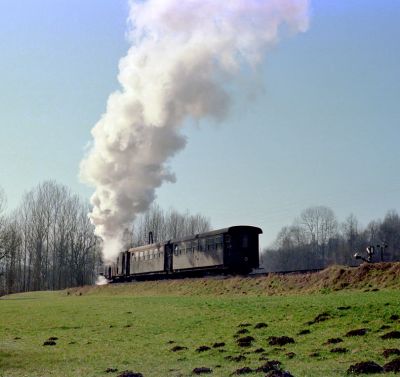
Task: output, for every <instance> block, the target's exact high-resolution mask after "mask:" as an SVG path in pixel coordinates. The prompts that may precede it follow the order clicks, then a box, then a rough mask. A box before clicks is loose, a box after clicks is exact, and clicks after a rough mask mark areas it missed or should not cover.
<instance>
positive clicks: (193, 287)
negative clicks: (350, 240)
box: [65, 262, 400, 296]
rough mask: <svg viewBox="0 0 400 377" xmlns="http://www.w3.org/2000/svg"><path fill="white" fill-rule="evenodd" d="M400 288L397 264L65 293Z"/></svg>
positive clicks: (246, 292)
mask: <svg viewBox="0 0 400 377" xmlns="http://www.w3.org/2000/svg"><path fill="white" fill-rule="evenodd" d="M383 288H392V289H394V288H400V263H399V262H397V263H375V264H366V263H364V264H362V265H360V266H358V267H346V266H338V265H333V266H330V267H328V268H326V269H324V270H322V271H319V272H313V273H305V274H301V273H296V274H274V273H270V274H268V275H261V276H251V277H250V276H249V277H241V276H224V277H206V278H186V279H171V280H158V281H140V282H132V283H125V284H109V285H105V286H85V287H79V288H73V289H68V290H66V291H65V294H69V295H102V294H104V295H109V294H121V295H133V296H160V295H168V296H170V295H177V296H186V295H212V296H218V295H224V296H225V295H226V296H244V295H251V296H265V295H285V294H296V293H317V292H319V293H329V292H333V291H340V290H344V289H351V290H364V291H376V290H379V289H383Z"/></svg>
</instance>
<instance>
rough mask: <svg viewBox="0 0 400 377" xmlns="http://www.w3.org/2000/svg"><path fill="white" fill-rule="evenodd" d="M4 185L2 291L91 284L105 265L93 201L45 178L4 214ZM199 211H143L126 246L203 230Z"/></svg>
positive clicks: (1, 203)
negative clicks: (91, 216) (91, 215)
mask: <svg viewBox="0 0 400 377" xmlns="http://www.w3.org/2000/svg"><path fill="white" fill-rule="evenodd" d="M5 209H6V196H5V193H4V191H2V190H1V188H0V296H1V295H3V294H6V293H15V292H24V291H32V290H57V289H64V288H67V287H73V286H81V285H85V284H93V282H94V281H95V279H96V277H97V271H99V270H100V266H101V265H102V258H101V240H100V239H99V238H98V237H96V236H95V234H94V227H93V225H92V224H91V223H90V220H89V218H88V213H89V212H90V206H89V204H88V203H87V202H85V201H83V200H82V199H80V198H79V197H78V196H77V195H74V194H73V193H71V191H70V190H69V189H68V188H67V187H66V186H63V185H60V184H58V183H56V182H54V181H46V182H44V183H42V184H40V185H38V186H37V187H35V188H34V189H32V190H31V191H29V192H28V193H26V194H25V195H24V197H23V199H22V201H21V204H20V205H19V206H18V208H17V209H16V210H15V211H13V212H12V213H9V214H7V215H6V213H5ZM209 229H210V222H209V220H207V219H206V218H204V217H203V216H201V215H190V214H189V213H188V212H186V213H179V212H177V211H175V210H169V211H163V210H162V209H161V208H160V207H158V206H157V205H154V206H152V207H151V208H150V210H149V211H147V212H146V213H144V214H143V215H141V216H139V217H138V218H137V220H136V221H135V223H134V226H133V227H132V229H131V230H127V231H126V233H125V247H132V246H140V245H144V244H147V242H148V235H149V232H150V231H151V232H153V240H154V242H160V241H164V240H169V239H177V238H181V237H184V236H187V235H191V234H196V233H201V232H205V231H207V230H209Z"/></svg>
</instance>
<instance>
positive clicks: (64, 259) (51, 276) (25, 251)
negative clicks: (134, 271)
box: [0, 181, 101, 294]
mask: <svg viewBox="0 0 400 377" xmlns="http://www.w3.org/2000/svg"><path fill="white" fill-rule="evenodd" d="M1 203H3V205H2V210H3V211H2V212H3V214H2V213H0V294H4V293H12V292H22V291H31V290H54V289H63V288H66V287H71V286H76V285H84V284H91V283H92V282H93V279H94V274H95V270H96V266H97V265H98V264H100V263H101V258H100V248H99V240H98V239H97V237H96V236H95V235H94V229H93V226H92V224H91V223H90V220H89V218H88V212H89V205H88V204H87V203H86V202H84V201H82V200H81V199H80V198H79V197H78V196H77V195H74V194H72V193H71V191H70V190H69V189H68V188H67V187H65V186H63V185H60V184H57V183H56V182H54V181H47V182H44V183H42V184H40V185H38V186H37V187H35V188H34V189H32V190H31V191H29V192H28V193H26V194H25V195H24V197H23V199H22V202H21V204H20V206H19V207H18V208H17V209H16V210H15V211H13V212H12V213H11V214H9V215H7V216H6V215H4V209H5V208H4V207H5V195H4V192H3V193H2V194H1Z"/></svg>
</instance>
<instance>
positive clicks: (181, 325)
mask: <svg viewBox="0 0 400 377" xmlns="http://www.w3.org/2000/svg"><path fill="white" fill-rule="evenodd" d="M336 270H337V269H334V270H331V272H330V273H331V274H333V272H334V271H336ZM332 271H333V272H332ZM340 274H341V275H343V272H342V273H340ZM377 274H379V273H377V272H376V271H375V272H374V273H373V275H374V276H375V275H377ZM321 276H322V275H321ZM275 279H276V282H275V285H276V286H279V284H280V283H279V282H278V280H279V278H275ZM284 279H287V277H285V278H284ZM295 279H296V278H295ZM309 279H311V280H312V279H314V278H313V277H310V278H309ZM360 279H361V278H360ZM264 280H266V278H263V279H252V280H251V279H249V281H247V280H246V279H244V280H243V279H238V278H232V279H226V280H217V279H196V280H180V281H171V282H158V283H156V282H145V283H136V284H135V283H133V284H131V285H113V286H108V287H99V288H82V289H75V290H69V291H64V292H35V293H30V294H20V295H13V296H8V297H6V298H3V299H2V300H0V376H4V377H5V376H7V377H16V376H18V377H21V376H29V377H46V376H71V377H72V376H73V377H77V376H118V375H119V374H120V373H121V372H122V371H124V370H131V371H136V372H140V373H142V374H143V376H144V377H152V376H154V377H156V376H160V377H161V376H171V377H178V376H190V375H192V371H193V369H194V368H196V367H207V368H211V369H212V374H210V375H212V376H221V377H222V376H224V377H226V376H229V375H231V374H232V373H234V372H235V371H236V370H238V369H239V368H243V367H250V368H251V369H253V370H254V369H256V368H258V367H260V366H262V365H263V364H264V363H265V362H266V360H267V359H268V360H278V361H280V362H281V363H282V369H284V370H288V371H290V373H291V374H292V375H293V376H296V377H298V376H312V377H317V376H321V377H322V376H324V377H326V376H345V375H346V370H347V369H348V368H349V366H350V365H351V364H355V363H357V362H360V361H366V360H373V361H375V362H376V363H378V364H380V365H384V364H385V363H387V362H388V361H391V360H393V358H395V357H396V356H391V357H389V358H385V357H384V356H383V351H384V350H385V349H389V348H400V339H386V340H384V339H382V338H381V336H382V335H384V334H386V333H388V332H390V331H394V330H400V320H399V319H398V317H397V316H399V315H400V291H399V290H397V289H395V288H396V287H394V286H391V287H386V288H382V287H381V288H380V289H379V290H377V289H378V288H376V285H375V283H373V284H370V285H371V287H368V285H367V286H366V287H364V288H362V289H360V288H359V289H348V288H346V289H344V290H343V289H342V290H335V289H336V288H335V286H332V287H333V288H329V287H327V286H321V287H320V288H319V290H313V293H307V288H306V287H303V288H304V289H299V291H302V290H304V291H305V293H304V292H303V293H302V294H296V292H295V291H294V289H290V293H289V294H284V295H277V294H275V295H272V294H271V292H270V291H268V290H267V289H266V288H265V289H264V290H263V289H261V288H260V286H262V285H263V284H264ZM382 280H384V281H385V279H383V278H382V277H381V279H377V282H381V283H382ZM371 281H372V282H374V280H373V279H372V278H371ZM386 281H388V279H386ZM238 284H239V286H238ZM265 284H266V283H265ZM268 284H270V283H268ZM287 284H289V282H287ZM382 284H384V283H382ZM389 285H390V284H389ZM174 286H175V287H176V289H175V292H176V294H175V295H174V294H173V292H174V290H173V287H174ZM227 286H230V287H231V288H226V287H227ZM233 286H235V287H236V288H232V287H233ZM178 287H180V289H178ZM218 287H223V290H222V288H221V289H219V288H218ZM347 287H348V286H347ZM217 288H218V289H217ZM275 288H276V287H275ZM275 288H274V289H275ZM190 290H192V292H193V294H190ZM226 290H228V291H226ZM366 290H367V291H366ZM281 291H282V290H281ZM281 293H282V292H281ZM311 322H314V323H311ZM259 323H265V324H266V325H267V327H262V325H259V327H260V328H255V325H257V324H259ZM246 324H247V326H243V325H246ZM240 325H242V326H240ZM382 326H383V328H382ZM364 328H365V329H366V334H365V335H362V336H353V337H346V336H345V334H346V333H347V332H348V331H350V330H355V329H364ZM238 330H242V332H243V334H240V335H239V338H240V337H245V336H252V337H253V338H254V341H252V342H251V344H250V345H249V346H247V347H240V346H239V345H238V344H237V339H238V338H235V336H236V334H237V332H238ZM243 330H244V331H243ZM246 330H247V331H248V333H246ZM304 330H309V333H308V334H307V333H306V332H307V331H304ZM302 331H303V332H305V333H306V334H303V335H299V333H300V332H302ZM271 336H288V337H292V338H293V340H294V343H289V344H286V345H283V346H279V345H270V344H269V337H271ZM50 337H55V338H57V339H55V340H54V342H55V343H56V345H53V346H51V345H49V346H43V343H44V342H45V341H46V340H48V339H49V338H50ZM330 338H341V339H342V340H343V341H342V342H340V343H337V344H327V341H328V339H330ZM215 343H225V345H223V346H222V345H221V346H220V347H217V348H213V345H214V344H215ZM177 346H180V347H186V348H183V349H182V350H180V351H176V352H173V351H172V349H173V348H174V347H177ZM201 346H207V347H210V349H205V350H204V351H203V352H198V351H196V350H197V349H199V347H201ZM260 348H262V349H263V350H261V349H260ZM333 348H344V349H345V350H342V351H345V352H344V353H332V352H330V351H331V350H332V349H333ZM240 355H242V356H243V357H238V356H240ZM397 357H398V356H397ZM235 358H236V360H239V361H235ZM240 359H241V360H240ZM260 359H262V360H260ZM108 368H114V369H117V370H118V371H114V372H109V373H107V372H106V370H107V369H108ZM248 375H249V376H265V375H266V373H265V372H253V373H252V374H248ZM391 375H393V376H394V375H395V374H393V373H387V374H385V376H391Z"/></svg>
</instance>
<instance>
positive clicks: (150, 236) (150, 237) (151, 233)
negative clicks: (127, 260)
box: [149, 232, 154, 245]
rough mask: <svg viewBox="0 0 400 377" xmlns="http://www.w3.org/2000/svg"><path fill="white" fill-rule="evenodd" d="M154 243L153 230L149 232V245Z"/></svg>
mask: <svg viewBox="0 0 400 377" xmlns="http://www.w3.org/2000/svg"><path fill="white" fill-rule="evenodd" d="M152 243H154V240H153V232H149V245H150V244H152Z"/></svg>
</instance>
